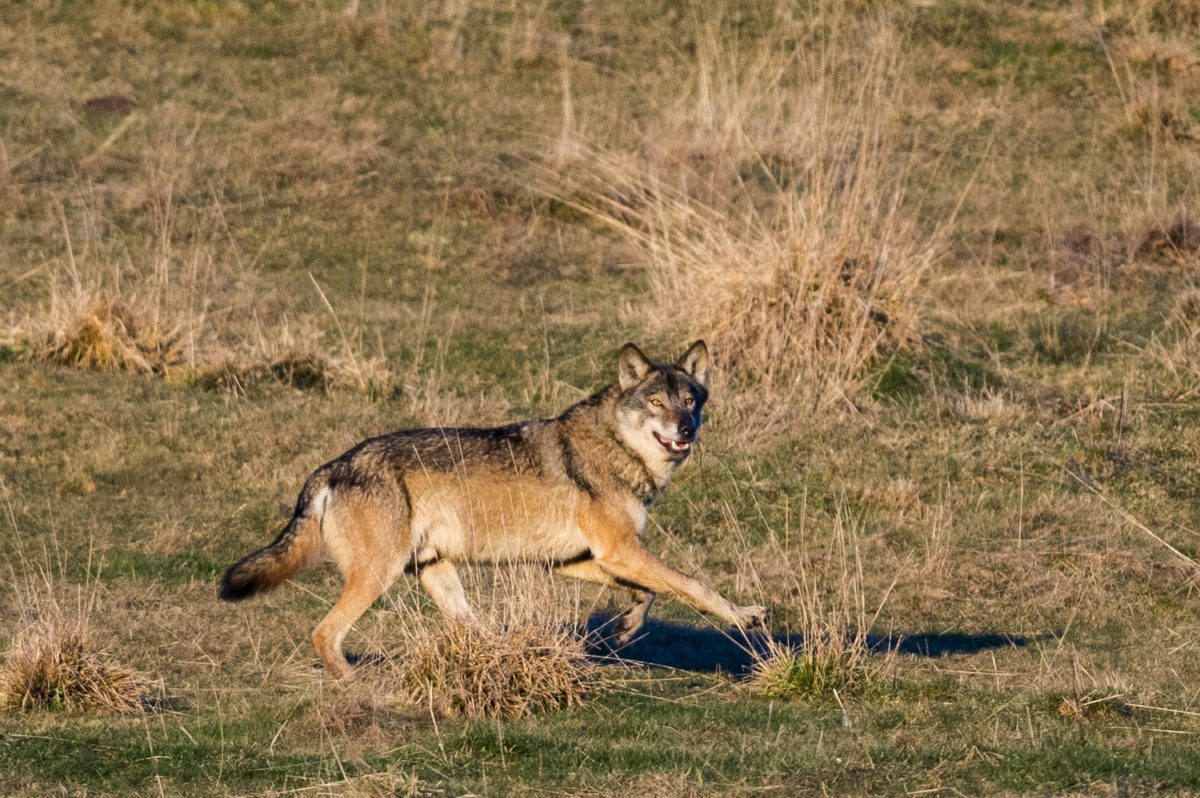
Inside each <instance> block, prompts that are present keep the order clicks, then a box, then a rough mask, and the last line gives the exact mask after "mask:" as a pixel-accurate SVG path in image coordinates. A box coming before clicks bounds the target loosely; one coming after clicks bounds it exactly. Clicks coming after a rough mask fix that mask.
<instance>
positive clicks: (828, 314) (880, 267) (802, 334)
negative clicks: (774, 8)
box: [541, 20, 942, 439]
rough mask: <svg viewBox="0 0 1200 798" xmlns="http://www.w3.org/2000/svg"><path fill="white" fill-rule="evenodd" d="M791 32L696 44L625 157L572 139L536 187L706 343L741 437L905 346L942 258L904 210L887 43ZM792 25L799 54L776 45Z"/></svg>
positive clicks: (905, 177) (783, 24) (906, 186)
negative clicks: (604, 239) (595, 224)
mask: <svg viewBox="0 0 1200 798" xmlns="http://www.w3.org/2000/svg"><path fill="white" fill-rule="evenodd" d="M809 24H810V23H809V21H806V20H781V21H780V24H779V27H778V29H777V31H778V34H777V35H778V37H779V38H778V39H777V40H775V39H773V40H772V41H771V42H769V43H768V44H766V45H765V46H762V47H760V48H758V49H756V50H755V51H753V52H751V53H746V52H743V51H742V50H741V49H739V47H738V44H737V41H736V38H735V37H733V36H732V35H731V34H730V33H729V32H728V31H727V30H723V29H721V28H719V27H718V28H714V29H710V30H708V31H706V32H705V33H704V35H703V36H702V37H701V42H702V43H703V47H701V48H700V55H699V56H698V58H697V62H696V64H695V66H694V72H693V74H691V75H690V76H689V77H688V79H687V80H686V81H685V83H684V85H683V87H681V88H680V87H677V88H676V92H677V94H676V97H677V99H676V100H675V101H674V102H671V103H669V104H668V105H667V110H666V111H664V113H663V115H662V119H661V120H660V123H659V127H656V128H654V129H652V130H650V131H649V132H648V133H647V135H646V139H645V140H644V141H643V145H642V146H641V148H640V150H639V151H638V152H629V151H628V150H625V149H622V148H620V147H613V146H611V145H605V144H590V143H586V142H581V143H578V144H577V146H576V152H575V157H574V158H573V159H572V160H571V161H570V162H569V163H567V164H565V165H563V166H561V167H556V168H555V169H553V170H550V169H545V170H544V171H542V177H541V183H542V190H543V191H544V192H545V193H546V194H547V195H549V196H551V197H554V198H556V199H558V200H559V201H562V202H564V203H566V204H568V205H571V206H573V207H575V208H577V209H578V210H581V211H583V212H585V213H587V214H589V215H591V216H593V217H594V218H596V219H598V220H600V221H601V222H603V223H604V224H606V225H608V226H609V227H610V228H612V229H613V230H615V231H616V232H617V233H618V234H620V235H621V236H622V237H624V238H625V239H626V240H627V241H628V242H630V243H631V244H632V245H633V246H634V248H635V250H636V251H637V253H638V255H639V258H640V260H641V262H642V264H643V266H644V267H645V269H646V274H647V277H648V279H649V283H650V288H651V291H650V300H649V302H648V306H647V307H646V308H645V313H646V315H647V316H648V317H649V318H651V319H654V320H657V321H658V322H659V324H660V327H661V328H662V329H666V330H670V331H678V332H683V331H686V334H687V335H691V336H695V335H704V336H705V337H707V338H708V339H709V340H710V344H711V348H712V351H713V353H714V356H715V358H716V360H717V365H718V366H719V367H720V369H719V371H718V374H720V375H721V377H720V378H719V379H721V381H722V382H723V385H721V386H719V387H720V388H722V389H725V390H719V392H718V395H721V396H728V397H730V398H729V399H728V400H726V401H727V402H728V405H729V406H730V407H731V408H732V410H733V414H734V415H735V416H736V417H737V418H738V420H739V421H741V422H743V425H742V426H743V428H744V429H746V434H745V437H746V438H748V439H758V438H759V437H760V436H764V435H770V434H774V433H777V432H779V431H780V430H781V429H782V428H786V427H787V426H788V425H789V424H791V423H794V422H795V420H796V419H797V418H799V417H801V416H803V415H804V414H805V413H806V412H808V411H811V410H813V409H823V408H827V407H829V406H831V405H833V404H835V403H837V402H839V401H842V400H845V399H846V398H847V397H851V396H853V395H854V393H855V392H856V391H857V390H859V389H860V388H861V387H862V386H863V384H864V382H863V378H864V374H865V371H866V368H867V367H868V366H869V365H870V364H871V363H872V362H874V361H875V360H877V359H878V358H879V357H880V356H881V355H884V354H886V353H887V352H889V351H892V350H894V349H895V348H897V347H901V346H906V345H910V344H912V343H914V342H915V341H916V340H917V338H918V330H919V316H918V310H917V306H916V302H915V299H916V292H917V290H918V287H919V285H920V282H921V279H922V276H923V275H924V274H925V273H926V271H927V270H928V269H929V268H930V267H931V266H932V265H933V264H934V263H936V262H937V260H938V259H939V257H940V255H941V252H942V237H941V235H940V233H939V232H938V231H936V230H934V231H929V230H923V229H921V227H920V226H919V225H918V223H917V219H916V210H915V206H916V203H915V201H914V200H913V199H912V197H911V196H910V182H909V180H910V173H911V166H912V164H911V160H910V158H909V157H908V156H907V155H906V147H907V144H906V142H905V141H904V136H903V130H902V126H901V125H900V123H899V121H898V115H899V113H900V109H901V108H903V105H902V102H903V101H902V97H903V95H904V90H905V82H904V79H903V74H904V67H903V65H902V63H901V56H900V47H899V43H898V40H899V37H898V35H897V33H896V30H895V29H894V28H893V27H892V26H891V25H889V24H887V23H870V24H866V25H858V24H857V23H855V26H854V27H853V29H847V30H842V29H840V28H838V27H837V24H841V25H845V26H850V25H851V23H850V22H848V21H845V20H842V21H839V22H838V23H837V24H835V25H834V32H833V33H828V32H826V33H820V32H819V31H813V30H809V29H808V26H809ZM801 27H803V28H804V29H805V32H806V33H807V35H808V38H807V40H806V46H805V47H803V48H801V47H799V46H797V45H795V44H794V43H793V44H788V43H787V41H788V40H787V39H786V35H787V34H789V33H795V32H796V29H797V28H801ZM814 42H815V44H814ZM650 142H652V143H650ZM560 149H561V148H560ZM798 410H799V411H800V412H797V411H798ZM746 422H753V423H752V426H750V427H747V426H746Z"/></svg>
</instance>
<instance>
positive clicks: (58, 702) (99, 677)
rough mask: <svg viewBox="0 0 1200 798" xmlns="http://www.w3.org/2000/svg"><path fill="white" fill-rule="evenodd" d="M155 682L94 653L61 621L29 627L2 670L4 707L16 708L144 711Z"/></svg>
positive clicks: (0, 682) (78, 632)
mask: <svg viewBox="0 0 1200 798" xmlns="http://www.w3.org/2000/svg"><path fill="white" fill-rule="evenodd" d="M150 686H151V685H150V681H149V680H148V679H147V678H146V676H145V675H143V674H142V673H140V672H138V671H136V670H133V669H131V668H126V667H124V666H122V665H118V664H117V663H115V662H114V661H113V659H112V657H111V656H109V654H108V653H107V652H105V651H103V650H97V649H94V648H93V647H92V646H91V644H90V643H89V642H88V641H87V640H86V638H85V637H84V635H83V633H82V631H81V630H80V629H79V628H77V627H72V626H71V625H69V624H68V625H65V626H64V625H62V623H61V622H49V623H43V624H39V625H38V626H35V627H34V628H32V629H23V630H22V631H21V632H20V634H19V635H18V637H17V640H16V642H15V643H14V644H13V645H12V647H11V648H10V649H9V651H8V653H7V655H6V657H5V661H4V666H3V670H0V705H2V706H3V707H5V708H6V709H10V710H20V711H22V712H25V711H33V710H52V711H53V710H66V711H78V710H83V711H94V710H102V711H112V712H141V711H143V710H144V709H146V707H147V703H148V699H149V696H150Z"/></svg>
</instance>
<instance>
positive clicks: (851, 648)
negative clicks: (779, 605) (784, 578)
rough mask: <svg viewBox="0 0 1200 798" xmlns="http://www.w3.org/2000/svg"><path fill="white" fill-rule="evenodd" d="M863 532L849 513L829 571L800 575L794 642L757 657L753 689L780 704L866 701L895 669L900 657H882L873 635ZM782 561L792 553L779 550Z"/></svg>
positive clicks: (837, 525) (837, 523)
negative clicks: (860, 533) (866, 694)
mask: <svg viewBox="0 0 1200 798" xmlns="http://www.w3.org/2000/svg"><path fill="white" fill-rule="evenodd" d="M857 533H858V530H857V527H856V525H855V522H854V521H853V520H852V519H851V518H850V517H849V515H848V511H847V510H846V508H845V507H842V508H841V509H840V510H839V511H838V514H837V516H836V517H835V519H834V529H833V536H832V539H831V546H830V552H829V557H828V567H827V568H825V569H824V570H823V571H822V573H821V574H819V575H817V574H810V572H809V569H808V568H806V567H803V566H801V567H798V568H796V569H794V571H793V574H794V576H793V582H794V584H793V585H792V587H791V590H790V593H791V594H792V595H793V596H794V597H795V600H794V602H792V604H791V606H790V607H789V609H790V610H791V612H792V614H793V619H794V620H793V625H792V628H791V630H790V634H788V635H787V636H785V637H784V638H782V639H781V638H774V637H768V638H766V639H765V640H763V641H762V644H761V645H759V646H756V647H753V648H752V649H751V654H752V657H753V661H752V663H751V672H750V677H749V679H748V680H747V688H748V689H749V690H750V691H751V692H753V693H756V694H758V695H763V696H768V697H773V698H790V699H810V700H835V701H838V702H840V701H842V699H844V698H848V697H852V696H857V695H861V694H862V693H863V692H864V691H866V690H867V689H868V688H870V687H871V686H872V685H874V684H877V683H879V682H880V681H882V680H884V679H886V678H887V677H888V676H889V675H890V674H891V673H892V672H893V670H894V667H895V656H896V655H895V652H894V651H890V650H889V651H883V652H879V651H876V650H875V649H874V648H873V646H872V645H871V642H870V639H869V636H868V635H869V632H870V629H871V626H872V624H873V623H874V620H875V618H876V617H878V614H879V611H880V610H881V609H882V607H883V604H884V603H886V601H887V596H888V595H889V594H890V593H891V588H890V587H889V589H888V591H887V594H885V595H884V597H883V599H882V600H881V601H880V605H879V609H877V610H876V612H875V613H873V614H868V612H867V598H866V591H865V589H864V579H863V567H862V559H861V557H860V555H859V550H858V546H857V543H856V539H857ZM780 556H781V557H786V552H785V551H783V550H780Z"/></svg>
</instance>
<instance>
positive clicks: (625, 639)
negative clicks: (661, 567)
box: [554, 559, 654, 646]
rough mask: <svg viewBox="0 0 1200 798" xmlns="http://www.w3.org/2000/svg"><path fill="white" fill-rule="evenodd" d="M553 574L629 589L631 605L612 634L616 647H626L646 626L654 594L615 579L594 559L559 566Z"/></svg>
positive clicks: (638, 586)
mask: <svg viewBox="0 0 1200 798" xmlns="http://www.w3.org/2000/svg"><path fill="white" fill-rule="evenodd" d="M554 570H555V573H559V574H562V575H563V576H570V577H574V578H575V579H582V580H584V581H586V582H595V583H596V584H599V585H605V586H611V585H612V584H614V583H617V584H622V585H624V587H626V588H628V589H629V593H630V594H631V595H632V596H633V604H631V605H630V606H629V607H627V608H625V610H624V611H623V612H622V613H621V614H620V615H618V616H617V626H616V630H615V632H614V633H613V640H612V642H613V643H614V644H616V645H618V646H624V645H627V644H628V643H629V642H630V641H631V640H633V638H634V636H636V635H637V633H638V632H639V631H641V629H642V627H643V626H645V624H646V616H648V615H649V614H650V606H651V605H652V604H654V593H653V592H652V591H650V590H646V589H645V588H644V587H642V586H640V585H635V584H632V583H629V582H624V581H623V580H619V579H617V578H615V577H614V576H613V575H612V574H611V573H609V572H608V571H606V570H604V569H603V568H601V567H600V565H599V563H597V562H596V561H595V560H594V559H587V560H576V561H575V562H570V563H566V564H565V565H559V566H557V567H556V568H555V569H554Z"/></svg>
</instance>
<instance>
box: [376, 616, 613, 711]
mask: <svg viewBox="0 0 1200 798" xmlns="http://www.w3.org/2000/svg"><path fill="white" fill-rule="evenodd" d="M391 662H392V665H393V668H394V671H395V674H396V677H397V679H398V682H399V685H400V686H399V688H398V691H397V692H398V696H399V697H400V698H401V699H402V700H404V701H406V702H407V703H410V704H413V705H415V706H420V707H427V708H429V709H430V711H432V712H435V713H437V714H440V715H444V716H448V717H467V718H520V717H525V716H527V715H532V714H535V713H537V712H543V711H547V710H552V709H567V708H570V707H576V706H579V705H581V704H583V703H584V701H585V700H587V698H588V697H589V696H590V695H592V694H593V693H595V692H596V691H597V690H598V689H600V687H601V676H600V671H599V669H598V667H597V666H596V665H595V664H594V663H592V662H591V661H589V660H588V657H587V650H586V644H585V640H584V638H583V637H581V636H580V635H579V634H578V633H577V632H576V631H575V630H574V629H573V628H570V627H568V626H563V625H559V624H555V623H553V622H550V621H544V620H543V621H539V620H536V619H532V618H531V619H527V620H524V621H519V622H515V623H506V624H497V623H482V622H480V623H467V622H455V621H450V620H447V621H445V622H442V623H436V624H435V623H431V622H429V621H425V620H416V621H414V622H412V623H409V624H407V625H406V626H405V629H404V631H403V634H402V641H401V644H400V646H399V648H398V649H397V652H396V654H395V656H394V657H393V658H392V659H391Z"/></svg>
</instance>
